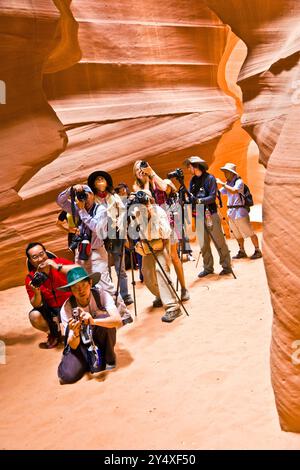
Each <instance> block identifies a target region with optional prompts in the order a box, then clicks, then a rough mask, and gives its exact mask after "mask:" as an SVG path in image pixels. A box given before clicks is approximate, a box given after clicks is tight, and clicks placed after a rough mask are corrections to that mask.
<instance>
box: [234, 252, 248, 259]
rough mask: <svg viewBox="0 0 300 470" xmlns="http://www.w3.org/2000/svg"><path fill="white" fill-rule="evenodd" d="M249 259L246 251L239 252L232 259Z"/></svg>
mask: <svg viewBox="0 0 300 470" xmlns="http://www.w3.org/2000/svg"><path fill="white" fill-rule="evenodd" d="M240 258H248V256H247V254H246V252H245V251H244V250H239V251H238V253H237V254H236V255H235V256H233V257H232V259H240Z"/></svg>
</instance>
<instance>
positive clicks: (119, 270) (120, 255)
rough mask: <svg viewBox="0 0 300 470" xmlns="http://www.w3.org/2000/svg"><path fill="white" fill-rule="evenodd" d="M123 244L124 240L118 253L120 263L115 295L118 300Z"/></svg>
mask: <svg viewBox="0 0 300 470" xmlns="http://www.w3.org/2000/svg"><path fill="white" fill-rule="evenodd" d="M124 244H125V240H124V239H123V240H122V244H121V253H120V260H119V261H120V263H119V268H118V269H119V272H118V283H117V293H116V299H117V298H118V295H119V289H120V278H121V270H122V262H123V256H124Z"/></svg>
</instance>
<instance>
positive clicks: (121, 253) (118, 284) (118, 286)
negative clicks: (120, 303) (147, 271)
mask: <svg viewBox="0 0 300 470" xmlns="http://www.w3.org/2000/svg"><path fill="white" fill-rule="evenodd" d="M128 240H129V247H128V249H129V252H130V269H131V285H132V292H133V303H134V316H135V317H136V316H137V309H136V294H135V285H136V282H135V279H134V269H133V251H134V246H133V241H132V240H131V238H130V237H128ZM124 251H125V238H122V243H121V252H120V264H119V272H118V283H117V293H116V298H118V295H119V289H120V278H121V266H122V262H123V257H124Z"/></svg>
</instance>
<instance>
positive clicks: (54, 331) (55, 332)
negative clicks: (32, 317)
mask: <svg viewBox="0 0 300 470" xmlns="http://www.w3.org/2000/svg"><path fill="white" fill-rule="evenodd" d="M34 310H37V311H38V312H40V314H41V315H42V317H43V318H44V320H46V322H47V323H48V326H49V330H50V333H51V335H52V336H55V338H59V336H60V330H59V329H58V323H56V322H55V321H54V320H53V317H58V320H59V322H60V307H50V306H49V305H47V304H43V305H41V306H40V307H35V308H33V309H32V310H30V312H33V311H34Z"/></svg>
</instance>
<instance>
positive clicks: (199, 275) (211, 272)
mask: <svg viewBox="0 0 300 470" xmlns="http://www.w3.org/2000/svg"><path fill="white" fill-rule="evenodd" d="M209 274H213V271H206V270H205V269H204V271H201V273H199V274H198V277H199V278H201V277H205V276H208V275H209Z"/></svg>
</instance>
